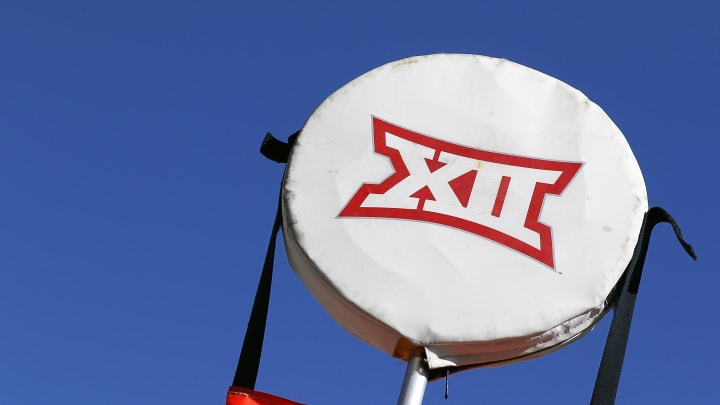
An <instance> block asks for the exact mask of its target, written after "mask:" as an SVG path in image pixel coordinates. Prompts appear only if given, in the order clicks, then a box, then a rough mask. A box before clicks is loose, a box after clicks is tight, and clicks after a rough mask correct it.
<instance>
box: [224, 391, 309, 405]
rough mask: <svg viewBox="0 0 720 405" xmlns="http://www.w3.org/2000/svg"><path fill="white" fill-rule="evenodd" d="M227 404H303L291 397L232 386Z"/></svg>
mask: <svg viewBox="0 0 720 405" xmlns="http://www.w3.org/2000/svg"><path fill="white" fill-rule="evenodd" d="M225 405H303V404H301V403H299V402H294V401H290V400H289V399H285V398H280V397H276V396H275V395H270V394H266V393H264V392H258V391H253V390H251V389H249V388H244V387H230V389H228V393H227V399H226V400H225Z"/></svg>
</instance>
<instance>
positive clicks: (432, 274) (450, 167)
mask: <svg viewBox="0 0 720 405" xmlns="http://www.w3.org/2000/svg"><path fill="white" fill-rule="evenodd" d="M283 190H284V192H283V214H284V224H283V235H284V238H285V244H286V250H287V253H288V258H289V260H290V263H291V265H292V267H293V269H294V270H295V271H296V272H297V274H298V275H299V277H300V278H301V279H302V281H303V282H304V283H305V285H306V286H307V287H308V288H309V290H310V291H311V292H312V294H313V295H314V296H315V297H316V298H317V299H318V301H319V302H320V303H321V304H322V305H323V306H324V308H325V309H326V310H327V311H328V312H329V313H330V314H331V315H332V316H333V317H334V318H335V320H336V321H337V322H339V323H340V324H341V325H342V326H343V327H345V328H346V329H347V330H348V331H350V332H351V333H352V334H354V335H355V336H357V337H358V338H360V339H362V340H364V341H365V342H367V343H369V344H370V345H372V346H375V347H377V348H379V349H381V350H383V351H385V352H387V353H389V354H391V355H394V356H397V357H400V358H404V359H407V357H408V356H409V354H410V352H411V351H412V350H413V349H415V348H419V347H421V348H424V349H425V351H426V355H427V358H428V362H429V366H430V368H439V367H447V366H461V365H471V364H476V365H483V364H485V365H487V364H495V363H498V362H507V361H514V360H518V359H521V358H523V357H527V356H531V355H533V354H535V355H538V354H541V353H544V352H547V351H548V350H546V349H552V348H556V347H559V345H561V344H563V343H566V342H569V341H571V340H572V339H573V338H575V337H578V336H580V335H581V334H582V333H583V332H587V331H589V330H590V328H591V327H592V326H593V325H594V324H595V323H596V322H597V321H598V320H599V319H600V318H601V317H602V316H603V315H604V314H605V313H606V312H607V311H608V310H609V307H608V302H607V301H608V297H609V296H610V295H611V293H612V291H613V287H614V286H615V285H616V283H617V281H618V279H619V278H620V277H621V275H622V273H623V271H624V270H625V268H626V266H627V265H628V263H629V261H630V259H631V256H632V253H633V249H634V247H635V244H636V243H637V239H638V233H639V231H640V227H641V225H642V220H643V214H644V213H645V212H646V211H647V195H646V191H645V185H644V182H643V178H642V174H641V172H640V168H639V166H638V164H637V162H636V160H635V158H634V156H633V154H632V151H631V150H630V147H629V146H628V144H627V141H626V140H625V138H624V136H623V134H622V133H621V132H620V130H619V129H618V128H617V127H616V126H615V124H614V123H613V122H612V121H611V120H610V118H609V117H608V116H607V115H606V114H605V113H604V112H603V110H602V109H601V108H600V107H598V106H597V105H596V104H594V103H593V102H591V101H590V100H588V98H587V97H585V96H584V95H583V94H582V93H580V92H579V91H577V90H575V89H573V88H572V87H570V86H568V85H567V84H565V83H563V82H561V81H559V80H557V79H555V78H552V77H550V76H547V75H545V74H543V73H540V72H538V71H535V70H533V69H530V68H528V67H525V66H522V65H519V64H516V63H513V62H510V61H507V60H504V59H495V58H490V57H485V56H478V55H461V54H438V55H429V56H420V57H413V58H408V59H403V60H400V61H397V62H393V63H390V64H387V65H384V66H381V67H379V68H377V69H374V70H372V71H370V72H368V73H366V74H364V75H362V76H360V77H359V78H357V79H355V80H353V81H352V82H350V83H348V84H347V85H345V86H343V87H342V88H341V89H340V90H338V91H336V92H335V93H334V94H333V95H331V96H330V97H328V98H327V99H326V100H325V101H324V102H323V103H322V104H321V105H320V107H318V108H317V110H315V112H314V113H313V114H312V115H311V116H310V118H309V119H308V121H307V122H306V124H305V126H304V127H303V128H302V131H301V133H300V135H299V136H298V138H297V141H296V144H295V145H294V148H293V151H292V154H291V156H290V160H289V162H288V167H287V171H286V175H285V180H284V189H283Z"/></svg>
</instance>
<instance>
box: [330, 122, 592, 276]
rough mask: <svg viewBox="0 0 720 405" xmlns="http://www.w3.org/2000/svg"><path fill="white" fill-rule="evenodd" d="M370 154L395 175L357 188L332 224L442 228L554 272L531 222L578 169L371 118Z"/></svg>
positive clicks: (547, 244) (546, 236) (547, 234)
mask: <svg viewBox="0 0 720 405" xmlns="http://www.w3.org/2000/svg"><path fill="white" fill-rule="evenodd" d="M372 125H373V137H374V144H375V152H376V153H378V154H380V155H384V156H386V157H388V158H389V160H390V163H391V164H392V166H393V168H394V170H395V172H394V173H392V174H391V175H390V176H389V177H387V178H386V179H385V180H384V181H382V182H380V183H365V184H363V185H361V186H360V189H359V190H358V191H357V192H356V193H355V194H354V195H353V197H352V198H351V199H350V201H349V202H348V203H347V205H346V206H345V208H343V210H342V211H341V212H340V214H339V216H340V217H375V218H396V219H408V220H416V221H425V222H431V223H435V224H439V225H445V226H450V227H453V228H457V229H461V230H464V231H467V232H471V233H473V234H476V235H479V236H482V237H485V238H487V239H490V240H493V241H495V242H497V243H499V244H502V245H504V246H506V247H508V248H510V249H513V250H515V251H517V252H520V253H522V254H524V255H527V256H528V257H531V258H533V259H535V260H537V261H539V262H541V263H543V264H545V265H547V266H549V267H550V268H553V269H554V268H555V264H554V259H553V257H554V255H553V241H552V229H551V227H550V226H548V225H546V224H544V223H541V222H540V221H539V217H540V212H541V209H542V206H543V202H544V200H545V196H546V195H547V194H554V195H560V194H561V193H562V192H563V191H564V190H565V189H566V187H567V186H568V184H570V181H571V180H572V179H573V178H574V177H575V175H576V174H577V172H578V171H579V170H580V168H581V167H582V163H579V162H564V161H554V160H545V159H537V158H531V157H524V156H515V155H508V154H504V153H497V152H490V151H486V150H482V149H474V148H470V147H467V146H462V145H458V144H454V143H450V142H447V141H444V140H441V139H436V138H432V137H429V136H426V135H423V134H420V133H417V132H414V131H411V130H409V129H406V128H402V127H400V126H397V125H394V124H391V123H389V122H386V121H383V120H381V119H379V118H377V117H373V122H372Z"/></svg>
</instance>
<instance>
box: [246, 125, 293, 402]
mask: <svg viewBox="0 0 720 405" xmlns="http://www.w3.org/2000/svg"><path fill="white" fill-rule="evenodd" d="M297 135H298V132H296V133H294V134H293V135H291V136H290V138H288V143H285V142H282V141H279V140H277V139H275V138H274V137H273V136H272V135H271V134H270V133H269V132H268V133H267V135H265V139H263V142H262V145H261V146H260V152H261V153H262V154H263V155H264V156H265V157H267V158H268V159H271V160H274V161H276V162H278V163H286V162H287V161H288V157H289V155H290V150H291V148H292V145H293V143H294V141H295V139H296V138H297ZM281 226H282V194H280V195H279V196H278V203H277V211H276V212H275V222H274V223H273V227H272V231H271V232H270V241H269V242H268V247H267V252H266V253H265V262H264V263H263V269H262V273H261V274H260V281H259V283H258V286H257V290H256V292H255V301H254V302H253V307H252V312H251V313H250V320H249V321H248V326H247V330H246V331H245V339H244V340H243V345H242V349H241V350H240V358H239V359H238V364H237V368H236V369H235V377H234V378H233V383H232V385H233V386H236V387H245V388H250V389H255V381H256V380H257V375H258V370H259V368H260V356H261V354H262V346H263V340H264V339H265V325H266V323H267V315H268V309H269V305H270V290H271V287H272V273H273V266H274V264H275V245H276V242H277V234H278V231H279V230H280V227H281Z"/></svg>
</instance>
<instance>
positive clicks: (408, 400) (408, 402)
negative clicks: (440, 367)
mask: <svg viewBox="0 0 720 405" xmlns="http://www.w3.org/2000/svg"><path fill="white" fill-rule="evenodd" d="M427 380H428V370H427V364H426V363H425V357H424V356H423V353H422V352H415V353H413V355H412V356H411V357H410V359H409V360H408V365H407V369H405V379H404V380H403V385H402V389H401V390H400V398H398V402H397V403H398V405H422V400H423V396H424V395H425V386H426V385H427Z"/></svg>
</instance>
